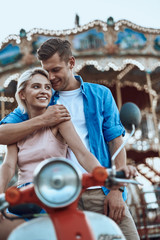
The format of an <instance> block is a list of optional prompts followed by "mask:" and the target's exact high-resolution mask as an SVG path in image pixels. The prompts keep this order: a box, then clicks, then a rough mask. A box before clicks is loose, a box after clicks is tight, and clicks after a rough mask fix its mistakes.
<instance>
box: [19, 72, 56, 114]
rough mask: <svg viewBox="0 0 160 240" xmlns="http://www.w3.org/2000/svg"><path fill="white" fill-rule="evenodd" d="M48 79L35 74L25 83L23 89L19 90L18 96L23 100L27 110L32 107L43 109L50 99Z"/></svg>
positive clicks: (50, 92)
mask: <svg viewBox="0 0 160 240" xmlns="http://www.w3.org/2000/svg"><path fill="white" fill-rule="evenodd" d="M51 88H52V87H51V83H50V81H49V80H48V79H47V78H46V77H45V76H44V75H42V74H39V73H37V74H35V75H34V76H33V77H32V79H31V80H29V81H28V82H27V84H26V87H25V89H24V90H22V91H21V92H20V98H21V99H22V100H23V101H25V103H26V107H27V110H28V112H29V111H30V110H32V109H34V110H42V109H45V108H46V107H47V106H48V104H49V102H50V99H51V96H52V90H51Z"/></svg>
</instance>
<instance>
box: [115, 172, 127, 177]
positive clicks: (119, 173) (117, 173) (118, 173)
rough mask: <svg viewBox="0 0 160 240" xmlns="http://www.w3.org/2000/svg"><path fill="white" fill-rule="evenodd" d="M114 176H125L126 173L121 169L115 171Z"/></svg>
mask: <svg viewBox="0 0 160 240" xmlns="http://www.w3.org/2000/svg"><path fill="white" fill-rule="evenodd" d="M115 177H116V178H126V174H125V172H124V171H123V170H121V171H117V172H116V176H115Z"/></svg>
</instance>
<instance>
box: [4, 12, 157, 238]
mask: <svg viewBox="0 0 160 240" xmlns="http://www.w3.org/2000/svg"><path fill="white" fill-rule="evenodd" d="M76 17H77V16H76ZM76 19H78V18H76ZM51 37H52V38H57V37H58V38H62V39H67V40H69V41H70V42H71V44H72V51H73V55H74V56H75V57H76V66H75V69H74V71H75V75H76V74H78V75H81V76H82V78H83V80H84V81H86V82H92V83H98V84H102V85H104V86H106V87H108V88H109V89H110V90H111V92H112V94H113V96H114V98H115V100H116V103H117V106H118V108H119V110H120V109H121V107H122V105H123V104H124V103H126V102H133V103H135V104H136V105H137V106H138V107H139V108H140V110H141V114H142V121H141V124H140V126H139V127H138V129H137V130H136V132H135V135H134V137H132V138H131V139H130V141H129V142H128V144H127V146H126V150H127V161H128V163H131V164H133V165H135V166H136V167H137V170H138V172H139V177H138V179H139V181H141V182H142V183H143V184H144V187H143V188H138V187H133V186H129V187H128V189H129V192H130V194H128V204H129V206H130V210H131V212H132V215H133V217H134V219H135V222H136V225H137V228H138V231H139V234H140V237H141V239H160V213H159V201H160V186H159V185H160V121H159V119H160V94H159V93H160V29H152V28H144V27H141V26H138V25H135V24H134V23H132V22H129V21H127V20H121V21H118V22H114V19H113V18H112V17H110V18H108V19H107V21H106V22H103V21H100V20H95V21H93V22H90V23H88V24H86V25H83V26H80V24H79V21H78V20H77V21H76V26H75V28H73V29H66V30H61V31H54V30H46V29H36V28H35V29H32V30H31V31H29V32H26V31H25V30H24V29H21V30H20V33H19V35H10V36H8V37H7V38H6V39H5V40H4V41H3V42H1V43H0V104H1V108H0V117H1V119H2V118H3V117H5V116H6V115H7V114H8V113H10V112H11V111H13V109H14V108H15V107H16V106H17V104H16V101H15V98H14V94H15V91H16V85H17V79H18V77H19V75H20V74H21V73H22V72H23V71H25V70H27V69H28V68H32V67H35V66H40V62H38V60H37V57H36V51H37V49H38V48H39V46H40V45H41V44H42V43H43V42H44V41H46V40H47V39H49V38H51ZM126 135H127V134H126ZM0 151H1V152H0V154H1V158H2V160H3V155H4V151H5V150H4V148H3V146H1V148H0Z"/></svg>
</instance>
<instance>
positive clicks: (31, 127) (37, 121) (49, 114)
mask: <svg viewBox="0 0 160 240" xmlns="http://www.w3.org/2000/svg"><path fill="white" fill-rule="evenodd" d="M67 120H70V114H69V112H68V111H67V109H66V108H65V107H64V106H63V105H54V106H49V107H48V108H47V110H46V111H45V113H43V114H42V115H39V116H37V117H34V118H32V119H29V120H27V121H24V122H20V123H14V124H3V125H1V126H0V144H4V145H9V144H13V143H15V142H17V141H19V140H21V139H23V138H24V137H26V136H27V135H29V134H31V133H32V132H33V131H35V130H38V129H40V128H42V127H48V126H55V125H57V124H59V123H61V122H63V121H67Z"/></svg>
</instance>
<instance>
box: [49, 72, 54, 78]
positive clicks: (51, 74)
mask: <svg viewBox="0 0 160 240" xmlns="http://www.w3.org/2000/svg"><path fill="white" fill-rule="evenodd" d="M53 79H55V74H54V73H53V72H50V73H49V80H53Z"/></svg>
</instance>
